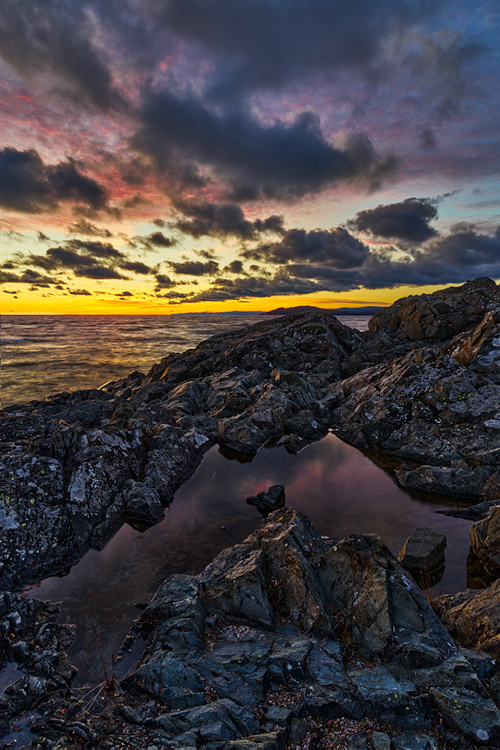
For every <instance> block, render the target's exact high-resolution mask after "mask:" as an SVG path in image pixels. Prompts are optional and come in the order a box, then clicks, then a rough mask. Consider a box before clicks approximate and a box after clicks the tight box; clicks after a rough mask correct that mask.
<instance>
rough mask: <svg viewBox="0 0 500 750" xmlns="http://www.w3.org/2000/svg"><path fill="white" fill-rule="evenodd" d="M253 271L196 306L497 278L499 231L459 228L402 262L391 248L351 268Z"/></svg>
mask: <svg viewBox="0 0 500 750" xmlns="http://www.w3.org/2000/svg"><path fill="white" fill-rule="evenodd" d="M224 270H227V269H224ZM252 270H254V271H255V272H256V274H258V275H257V276H255V277H253V278H248V277H239V278H237V279H224V278H217V279H215V280H214V282H213V284H212V286H211V287H210V288H209V289H207V290H204V291H202V292H200V293H198V294H196V295H195V296H194V297H193V298H192V300H193V301H217V300H219V301H220V300H231V299H240V298H245V297H248V298H251V297H265V296H274V295H288V294H310V293H311V292H319V291H329V292H342V291H349V290H353V289H359V288H361V287H365V288H367V289H382V288H397V287H398V286H403V285H404V286H408V285H409V286H412V285H415V286H419V285H423V284H425V285H443V284H461V283H463V282H465V281H467V280H468V279H471V278H475V277H479V276H489V277H491V278H499V277H500V227H499V228H498V229H497V232H496V233H495V234H494V235H486V234H482V233H479V232H477V231H476V230H475V229H474V227H471V226H470V225H457V227H455V228H454V229H453V231H452V232H450V233H449V234H448V235H446V236H440V237H435V238H432V239H431V240H429V241H427V242H426V243H424V244H422V246H421V247H420V248H418V249H414V250H413V251H412V253H411V255H407V256H406V257H405V258H403V259H401V253H395V252H394V251H393V250H391V249H390V248H389V249H384V250H380V249H375V250H370V251H368V252H367V254H366V255H365V257H364V259H363V260H361V261H360V262H359V264H358V265H355V266H353V267H351V268H349V267H346V266H344V267H341V268H339V267H333V266H332V265H331V264H324V261H319V260H317V261H316V262H309V261H308V262H303V263H298V262H295V263H293V262H287V260H285V261H284V262H283V264H282V265H281V266H280V267H279V269H278V271H277V272H276V273H275V274H274V275H270V274H267V275H266V274H264V273H263V272H262V270H261V269H259V268H258V267H254V269H252Z"/></svg>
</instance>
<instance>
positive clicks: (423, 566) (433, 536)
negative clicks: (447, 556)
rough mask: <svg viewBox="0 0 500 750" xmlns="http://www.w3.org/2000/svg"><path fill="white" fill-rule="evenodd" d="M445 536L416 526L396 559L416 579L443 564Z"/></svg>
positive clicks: (433, 530)
mask: <svg viewBox="0 0 500 750" xmlns="http://www.w3.org/2000/svg"><path fill="white" fill-rule="evenodd" d="M445 547H446V537H445V535H444V534H442V533H441V532H440V531H436V530H435V529H428V528H426V527H425V526H418V528H416V529H415V531H412V533H411V534H410V536H409V537H408V539H407V540H406V542H405V543H404V545H403V548H402V549H401V551H400V553H399V555H398V560H399V562H400V563H401V565H402V566H403V568H405V569H406V570H408V571H409V572H410V573H411V574H412V575H413V577H414V578H415V579H416V580H419V579H421V578H422V577H423V576H425V574H431V573H434V572H435V571H436V570H438V568H442V567H443V566H444V550H445Z"/></svg>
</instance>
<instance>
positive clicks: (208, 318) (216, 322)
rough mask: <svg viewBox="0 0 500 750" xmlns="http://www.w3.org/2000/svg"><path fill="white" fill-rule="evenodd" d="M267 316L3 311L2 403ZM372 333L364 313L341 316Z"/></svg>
mask: <svg viewBox="0 0 500 750" xmlns="http://www.w3.org/2000/svg"><path fill="white" fill-rule="evenodd" d="M263 320H269V318H268V317H264V316H259V315H252V314H250V313H249V314H242V315H204V314H199V315H198V314H197V315H186V314H184V315H2V319H1V323H2V328H1V332H2V407H3V408H6V407H7V406H10V405H12V404H17V403H23V402H27V401H30V400H32V399H43V398H46V396H49V395H50V394H55V393H62V392H63V391H75V390H81V389H85V388H98V387H99V386H100V385H101V384H102V383H105V382H106V381H108V380H118V379H119V378H123V377H125V376H126V375H128V374H129V373H131V372H133V371H134V370H139V371H140V372H144V373H146V372H147V371H148V370H149V369H150V367H151V366H152V365H153V364H155V363H156V362H159V361H160V359H162V357H165V356H166V355H167V354H170V353H171V352H182V351H184V350H185V349H190V348H192V347H195V346H196V345H197V344H199V343H200V341H203V340H204V339H206V338H208V337H209V336H214V335H215V334H217V333H224V332H225V331H231V330H234V329H235V328H240V327H241V326H248V325H251V324H253V323H258V322H262V321H263ZM339 320H341V321H342V322H343V323H345V324H346V325H350V326H351V327H353V328H358V329H359V330H367V328H368V320H369V318H367V317H362V316H356V315H351V316H343V317H339Z"/></svg>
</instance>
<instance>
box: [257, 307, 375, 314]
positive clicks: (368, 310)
mask: <svg viewBox="0 0 500 750" xmlns="http://www.w3.org/2000/svg"><path fill="white" fill-rule="evenodd" d="M383 309H384V308H383V307H335V308H333V309H328V310H327V309H326V308H324V307H315V306H314V305H297V306H296V307H277V308H276V310H269V311H268V312H262V313H260V315H293V314H294V313H308V312H318V311H320V312H326V313H330V315H375V313H376V312H378V311H379V310H383Z"/></svg>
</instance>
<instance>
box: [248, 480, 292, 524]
mask: <svg viewBox="0 0 500 750" xmlns="http://www.w3.org/2000/svg"><path fill="white" fill-rule="evenodd" d="M246 501H247V503H248V504H249V505H255V506H256V507H257V508H258V510H259V511H260V513H261V514H262V515H263V516H264V518H266V517H267V516H268V515H269V513H271V512H272V511H273V510H278V508H284V507H285V502H286V501H285V488H284V487H283V485H282V484H273V486H272V487H269V489H268V491H267V492H259V493H257V495H251V496H250V497H247V499H246Z"/></svg>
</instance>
